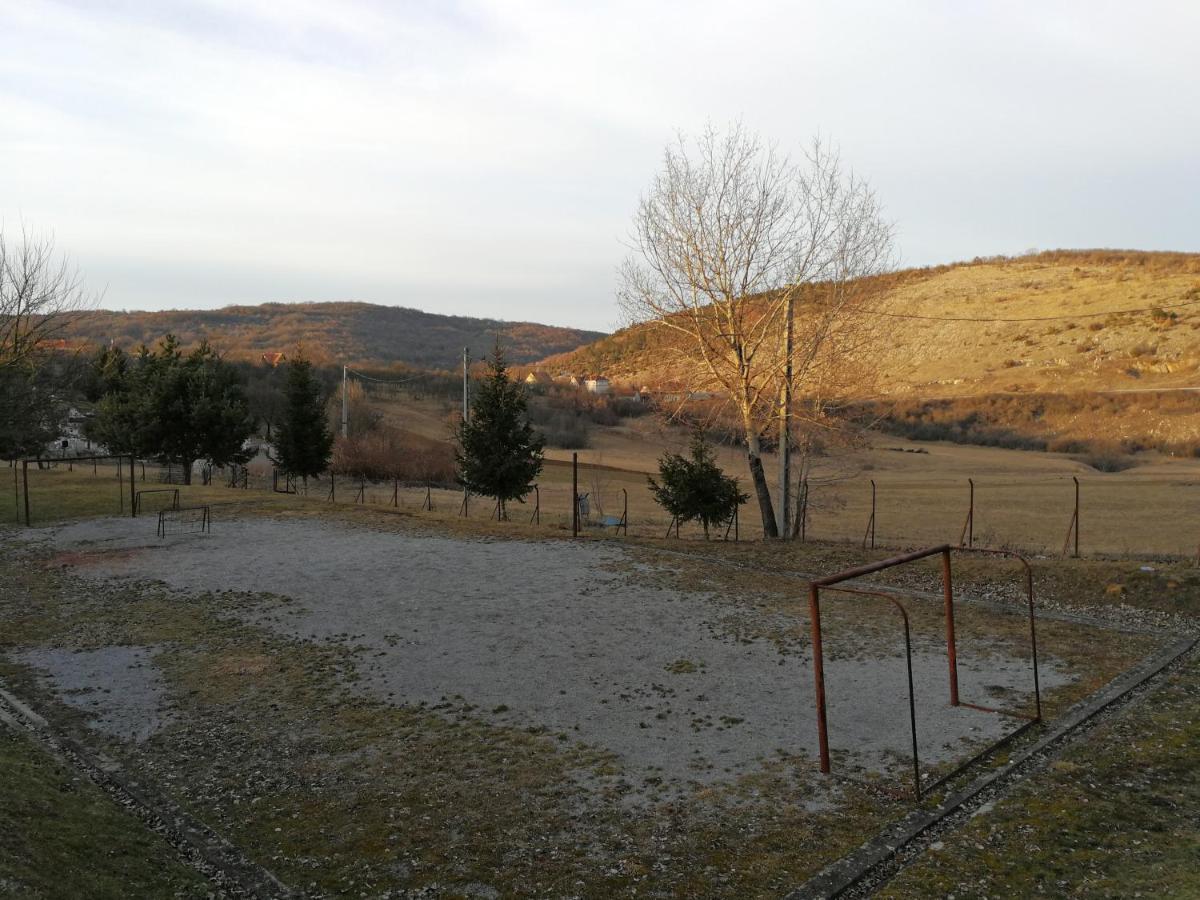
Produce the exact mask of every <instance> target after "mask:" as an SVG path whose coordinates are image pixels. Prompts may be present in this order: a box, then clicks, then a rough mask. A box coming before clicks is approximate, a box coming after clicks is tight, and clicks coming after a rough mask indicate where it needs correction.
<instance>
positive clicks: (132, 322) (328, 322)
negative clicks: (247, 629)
mask: <svg viewBox="0 0 1200 900" xmlns="http://www.w3.org/2000/svg"><path fill="white" fill-rule="evenodd" d="M167 332H171V333H173V334H175V335H177V336H178V337H179V338H180V339H181V340H182V341H183V342H184V344H185V345H190V344H194V343H196V342H198V341H200V340H201V339H205V338H206V339H208V340H209V341H210V342H211V343H213V344H214V345H216V346H218V347H219V348H220V349H221V350H222V351H224V352H226V353H228V354H229V355H230V356H231V357H234V358H257V357H258V356H260V355H261V354H263V353H268V352H281V351H282V352H285V353H287V352H291V351H292V350H293V349H294V348H295V347H296V345H297V344H301V343H302V344H303V345H304V347H305V351H306V352H307V353H308V355H309V356H310V357H313V358H314V359H316V360H318V361H325V362H333V361H336V362H342V361H349V362H351V363H356V364H360V365H365V364H384V365H390V364H391V363H395V362H403V363H407V364H408V365H410V366H416V367H420V368H430V369H440V368H452V367H454V366H455V365H457V363H458V360H459V359H461V354H462V348H463V347H470V348H471V349H472V352H473V353H483V352H485V351H487V350H489V349H491V347H492V345H493V344H494V343H495V341H496V339H497V338H500V340H501V342H502V344H503V345H504V347H505V349H506V351H507V352H508V356H509V359H510V360H511V361H512V362H515V363H522V362H530V361H532V360H537V359H541V358H542V357H544V356H548V355H550V354H554V353H562V352H564V351H568V350H572V349H574V348H576V347H578V346H580V345H582V344H586V343H588V342H590V341H594V340H596V339H597V338H600V337H603V335H602V334H601V333H600V332H595V331H582V330H579V329H574V328H557V327H553V326H550V325H538V324H535V323H532V322H504V321H500V320H497V319H475V318H469V317H466V316H443V315H437V314H435V313H427V312H421V311H420V310H416V309H405V308H402V307H396V306H377V305H374V304H371V303H264V304H262V305H260V306H226V307H224V308H222V309H214V310H166V311H162V312H113V311H108V310H97V311H94V312H91V313H88V314H86V315H84V316H83V317H81V318H80V319H79V321H78V322H77V323H76V324H75V325H74V326H73V328H72V330H71V331H70V332H69V333H68V334H67V335H66V336H67V337H68V338H70V339H72V340H74V341H82V342H87V343H90V344H95V345H103V344H107V343H109V342H110V341H113V342H115V343H116V344H117V345H119V346H121V347H125V348H131V347H136V346H137V345H138V344H140V343H143V342H145V343H153V342H154V341H157V340H158V339H159V338H161V337H162V336H163V335H164V334H166V333H167Z"/></svg>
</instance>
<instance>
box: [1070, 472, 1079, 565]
mask: <svg viewBox="0 0 1200 900" xmlns="http://www.w3.org/2000/svg"><path fill="white" fill-rule="evenodd" d="M1071 480H1072V481H1074V482H1075V558H1076V559H1079V479H1078V478H1076V477H1075V476H1074V475H1072V476H1071Z"/></svg>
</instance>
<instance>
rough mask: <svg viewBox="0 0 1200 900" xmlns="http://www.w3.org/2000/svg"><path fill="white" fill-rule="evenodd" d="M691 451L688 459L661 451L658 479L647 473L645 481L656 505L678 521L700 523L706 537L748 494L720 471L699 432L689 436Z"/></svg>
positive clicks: (725, 519) (729, 515)
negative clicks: (648, 484) (690, 456)
mask: <svg viewBox="0 0 1200 900" xmlns="http://www.w3.org/2000/svg"><path fill="white" fill-rule="evenodd" d="M691 453H692V458H691V459H687V458H686V457H683V456H680V455H679V454H678V453H664V454H663V456H662V458H661V459H660V460H659V462H658V477H659V481H655V480H654V479H653V478H652V477H650V476H646V480H647V481H648V482H650V492H651V493H652V494H653V495H654V499H655V500H656V501H658V504H659V506H661V507H662V508H663V509H665V510H666V511H667V512H669V513H670V514H671V515H672V517H674V518H675V519H678V520H679V522H680V523H683V522H690V521H693V520H695V521H698V522H700V524H701V525H702V526H704V537H705V539H707V538H708V529H709V528H710V527H711V526H713V525H717V524H721V523H723V522H728V521H729V520H730V518H731V517H732V516H733V514H734V511H735V510H737V508H738V507H739V506H740V505H741V504H743V503H745V502H746V501H747V500H749V499H750V495H749V494H745V493H743V492H742V491H741V490H740V489H739V488H738V481H737V479H736V478H734V477H732V476H730V475H726V474H725V473H724V472H722V471H721V467H720V466H718V465H717V463H716V460H715V459H714V458H713V452H712V447H711V445H709V443H708V442H707V441H706V440H705V439H704V433H703V432H701V431H696V433H695V434H694V435H693V436H692V446H691ZM660 482H661V483H660Z"/></svg>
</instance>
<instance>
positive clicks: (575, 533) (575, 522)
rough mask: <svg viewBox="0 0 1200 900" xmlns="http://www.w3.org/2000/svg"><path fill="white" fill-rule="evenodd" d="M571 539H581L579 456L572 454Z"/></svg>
mask: <svg viewBox="0 0 1200 900" xmlns="http://www.w3.org/2000/svg"><path fill="white" fill-rule="evenodd" d="M571 537H573V538H574V537H579V454H578V453H572V454H571Z"/></svg>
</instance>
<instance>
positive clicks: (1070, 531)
mask: <svg viewBox="0 0 1200 900" xmlns="http://www.w3.org/2000/svg"><path fill="white" fill-rule="evenodd" d="M1071 480H1072V481H1074V482H1075V511H1074V512H1072V513H1071V524H1070V525H1068V526H1067V536H1066V538H1065V539H1064V540H1063V548H1062V555H1063V556H1066V555H1067V548H1068V547H1070V546H1071V537H1072V535H1074V537H1075V551H1074V556H1075V558H1076V559H1078V558H1079V479H1078V478H1076V477H1075V476H1074V475H1072V476H1071Z"/></svg>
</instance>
